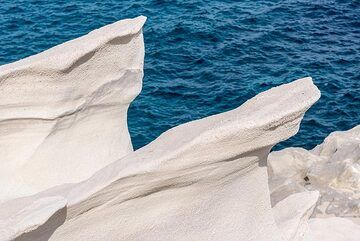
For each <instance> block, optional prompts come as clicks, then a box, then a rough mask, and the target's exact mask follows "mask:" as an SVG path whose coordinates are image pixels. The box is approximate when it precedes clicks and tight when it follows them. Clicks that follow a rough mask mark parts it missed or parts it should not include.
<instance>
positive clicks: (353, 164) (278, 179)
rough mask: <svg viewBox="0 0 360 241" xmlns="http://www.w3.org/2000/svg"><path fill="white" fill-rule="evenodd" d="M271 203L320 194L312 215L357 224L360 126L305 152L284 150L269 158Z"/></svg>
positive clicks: (334, 136)
mask: <svg viewBox="0 0 360 241" xmlns="http://www.w3.org/2000/svg"><path fill="white" fill-rule="evenodd" d="M268 168H269V176H270V179H269V186H270V191H271V198H272V203H273V204H275V203H277V202H278V201H279V200H281V199H283V198H285V197H287V196H288V195H289V194H291V193H296V192H303V191H306V190H318V191H320V194H321V195H320V200H319V202H318V205H317V207H316V209H315V212H314V214H313V216H315V217H327V216H337V217H345V218H351V219H354V220H356V219H357V220H358V221H357V222H359V223H360V126H357V127H354V128H353V129H351V130H348V131H337V132H333V133H332V134H330V135H329V136H328V137H327V138H326V139H325V141H324V142H323V143H322V144H321V145H318V146H317V147H315V148H314V149H313V150H310V151H307V150H305V149H302V148H286V149H284V150H281V151H278V152H272V153H271V154H270V155H269V158H268Z"/></svg>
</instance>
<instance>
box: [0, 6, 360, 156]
mask: <svg viewBox="0 0 360 241" xmlns="http://www.w3.org/2000/svg"><path fill="white" fill-rule="evenodd" d="M138 15H145V16H147V17H148V21H147V23H146V26H145V28H144V37H145V44H146V57H145V78H144V84H143V90H142V92H141V94H140V96H139V97H138V98H137V99H136V100H135V101H134V102H133V104H132V105H131V107H130V110H129V128H130V132H131V136H132V139H133V144H134V147H135V148H136V149H137V148H139V147H141V146H144V145H145V144H147V143H149V142H150V141H152V140H154V139H155V138H156V137H157V136H159V134H161V133H162V132H164V131H165V130H168V129H169V128H171V127H173V126H176V125H179V124H181V123H184V122H188V121H191V120H194V119H199V118H202V117H206V116H209V115H212V114H216V113H220V112H224V111H227V110H231V109H233V108H236V107H238V106H239V105H241V104H242V103H243V102H244V101H246V100H247V99H249V98H251V97H252V96H254V95H255V94H256V93H258V92H260V91H264V90H267V89H269V88H271V87H273V86H276V85H280V84H283V83H287V82H290V81H292V80H295V79H298V78H301V77H305V76H312V77H313V79H314V82H315V83H316V85H317V86H318V87H319V88H320V90H321V92H322V97H321V99H320V101H319V102H317V103H316V104H315V105H314V106H313V107H312V108H311V109H310V110H309V111H308V112H307V114H306V115H305V118H304V120H303V122H302V125H301V129H300V131H299V133H298V134H297V135H296V136H295V137H293V138H291V139H289V140H288V141H285V142H283V143H280V144H279V145H278V146H277V147H276V148H282V147H286V146H302V147H306V148H312V147H314V146H315V145H316V144H318V143H320V142H321V141H322V140H323V138H325V137H326V136H327V135H328V134H329V133H330V132H333V131H336V130H346V129H349V128H352V127H353V126H355V125H357V124H360V2H359V1H358V0H300V1H249V0H244V1H228V0H227V1H217V0H212V1H210V0H198V1H190V0H181V1H180V0H144V1H134V0H123V1H117V0H102V1H87V0H86V1H85V0H74V1H67V0H52V1H47V0H22V1H20V0H2V1H1V4H0V40H1V41H0V43H1V45H0V64H5V63H9V62H13V61H16V60H18V59H21V58H24V57H27V56H30V55H33V54H36V53H38V52H41V51H43V50H46V49H48V48H50V47H52V46H55V45H57V44H60V43H62V42H64V41H67V40H70V39H73V38H76V37H79V36H81V35H83V34H86V33H87V32H89V31H91V30H93V29H96V28H99V27H101V26H103V25H106V24H109V23H112V22H115V21H117V20H119V19H124V18H130V17H136V16H138Z"/></svg>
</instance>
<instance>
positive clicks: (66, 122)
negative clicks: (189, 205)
mask: <svg viewBox="0 0 360 241" xmlns="http://www.w3.org/2000/svg"><path fill="white" fill-rule="evenodd" d="M144 22H145V17H138V18H135V19H127V20H123V21H119V22H116V23H114V24H110V25H108V26H105V27H103V28H100V29H97V30H95V31H92V32H90V33H89V34H87V35H85V36H83V37H80V38H78V39H75V40H72V41H69V42H66V43H64V44H61V45H59V46H56V47H54V48H51V49H49V50H47V51H45V52H42V53H40V54H37V55H35V56H31V57H28V58H26V59H23V60H20V61H18V62H15V63H11V64H8V65H4V66H1V67H0V152H1V153H0V187H1V188H0V202H2V201H4V200H9V199H11V198H15V197H21V196H25V195H31V194H35V193H37V192H40V191H43V190H45V189H48V188H50V187H52V186H56V185H59V184H63V183H73V182H79V181H82V180H85V179H87V178H89V177H90V176H91V175H92V174H93V173H94V172H95V171H97V170H99V169H101V168H102V167H104V166H106V165H108V164H110V163H111V162H113V161H115V160H117V159H119V158H121V157H123V156H125V155H127V154H129V153H130V152H132V150H133V149H132V144H131V141H130V136H129V132H128V129H127V109H128V106H129V104H130V102H131V101H132V100H133V99H134V98H135V97H136V96H137V95H138V94H139V92H140V90H141V83H142V76H143V60H144V42H143V36H142V31H141V29H142V26H143V24H144Z"/></svg>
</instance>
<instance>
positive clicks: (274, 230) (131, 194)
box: [0, 78, 320, 241]
mask: <svg viewBox="0 0 360 241" xmlns="http://www.w3.org/2000/svg"><path fill="white" fill-rule="evenodd" d="M319 97H320V92H319V90H318V89H317V88H316V86H314V85H313V83H312V81H311V78H305V79H301V80H297V81H294V82H293V83H290V84H286V85H282V86H280V87H276V88H273V89H271V90H269V91H266V92H264V93H261V94H259V95H257V96H255V97H254V98H252V99H251V100H249V101H247V102H246V103H244V104H243V105H242V106H240V107H239V108H237V109H235V110H232V111H229V112H226V113H222V114H219V115H215V116H211V117H208V118H204V119H201V120H197V121H192V122H189V123H186V124H183V125H180V126H178V127H175V128H173V129H171V130H169V131H167V132H165V133H164V134H162V135H161V136H160V137H159V138H157V139H156V140H155V141H154V142H152V143H150V144H149V145H147V146H145V147H144V148H142V149H139V150H137V151H136V152H133V153H131V154H129V155H127V156H126V157H124V158H122V159H120V160H118V161H116V162H114V163H112V164H110V165H108V166H107V167H105V168H103V169H101V170H99V171H98V172H96V174H94V175H93V176H92V177H91V178H89V179H88V180H86V181H83V182H81V183H79V184H72V185H65V186H62V187H57V188H54V189H50V190H47V191H45V192H43V193H39V194H37V195H35V196H32V197H28V198H21V199H17V200H11V202H8V203H4V204H3V206H7V207H11V208H9V210H12V211H11V213H9V211H7V212H6V214H7V215H5V213H4V212H2V213H0V217H5V216H17V215H21V214H22V213H21V210H23V209H24V208H26V207H29V206H30V205H31V204H32V203H33V202H35V201H36V200H39V199H40V200H41V199H43V198H46V197H49V196H62V197H64V198H65V199H66V200H67V201H68V203H67V207H66V212H65V213H64V215H65V216H61V217H58V218H57V219H58V222H57V225H58V226H59V227H56V225H53V223H54V222H52V223H51V225H50V224H47V223H45V224H43V225H42V226H43V227H47V226H48V228H38V229H37V230H33V231H32V232H28V233H27V234H23V235H25V237H27V239H28V240H47V239H48V238H49V237H50V240H104V239H107V240H194V239H195V240H264V241H265V240H266V241H269V240H279V241H280V240H287V239H285V237H286V235H285V234H284V233H283V232H282V231H281V229H279V227H278V224H277V222H276V220H275V218H274V215H273V210H272V208H271V203H270V194H269V191H268V185H267V182H268V176H267V170H266V169H267V167H266V159H267V155H268V152H269V151H270V149H271V147H272V146H273V145H275V144H276V143H278V142H279V141H282V140H285V139H287V138H289V137H290V136H292V135H294V134H295V133H296V132H297V131H298V129H299V124H300V121H301V119H302V117H303V115H304V113H305V111H306V110H307V109H308V108H310V106H311V105H312V104H313V103H314V102H315V101H316V100H317V99H318V98H319ZM44 210H49V208H48V207H46V206H45V207H44ZM45 214H46V212H45V211H44V215H45ZM50 219H52V218H51V215H49V220H50ZM5 220H6V218H5ZM302 220H303V219H301V218H300V219H296V220H295V221H294V220H292V223H294V222H295V224H296V222H300V221H302ZM55 223H56V222H55ZM295 226H296V225H295ZM56 228H57V229H56ZM39 230H40V231H39ZM41 230H46V231H41ZM52 232H54V233H53V234H52ZM297 232H298V231H297V229H294V230H293V231H292V234H291V236H294V237H297V236H299V235H298V234H297ZM18 234H19V232H18ZM18 237H19V236H18ZM294 240H295V239H294ZM297 240H300V239H297Z"/></svg>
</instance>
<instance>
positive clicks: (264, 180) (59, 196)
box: [0, 17, 359, 241]
mask: <svg viewBox="0 0 360 241" xmlns="http://www.w3.org/2000/svg"><path fill="white" fill-rule="evenodd" d="M144 21H145V18H144V17H138V18H135V19H131V20H124V21H119V22H117V23H114V24H112V25H109V26H106V27H104V28H101V29H99V30H95V31H93V32H91V33H90V34H88V35H86V36H84V37H81V38H79V39H76V40H73V41H70V42H67V43H65V44H63V45H60V46H57V47H55V48H53V49H50V50H48V51H45V52H44V53H41V54H39V55H36V56H32V57H29V58H27V59H24V60H21V61H18V62H16V63H14V64H10V65H6V66H2V67H0V93H2V94H4V95H0V101H3V100H4V101H3V102H0V103H1V104H0V116H1V117H0V118H1V119H0V148H1V149H0V151H1V152H2V153H4V155H3V157H0V168H2V167H4V168H5V169H0V185H2V187H3V189H2V190H1V191H0V240H4V241H7V240H16V241H21V240H26V241H31V240H34V241H35V240H36V241H45V240H93V241H96V240H126V241H128V240H129V241H132V240H133V241H135V240H146V241H151V240H154V241H155V240H156V241H158V240H174V241H176V240H179V241H180V240H181V241H183V240H185V241H186V240H189V241H190V240H207V241H215V240H216V241H217V240H227V241H231V240H234V241H235V240H236V241H238V240H244V241H250V240H256V241H317V240H323V241H333V240H334V241H335V240H336V241H345V240H346V241H349V240H357V239H356V237H357V236H358V235H359V234H358V233H359V226H358V225H356V224H354V223H352V222H351V221H349V220H344V219H341V218H330V219H318V218H316V219H310V221H308V220H309V218H310V216H311V215H314V214H313V210H314V209H316V208H317V209H319V207H320V206H316V203H317V201H318V197H319V192H318V191H310V192H309V191H307V189H308V188H303V185H302V184H299V180H304V177H303V175H304V170H306V175H307V176H306V177H310V181H314V180H316V183H317V184H318V186H316V187H324V186H325V187H326V188H327V186H326V185H325V184H326V183H328V181H329V180H331V182H330V183H331V187H332V188H334V187H335V189H336V192H337V194H338V193H340V195H339V196H341V195H342V193H341V192H343V191H344V190H350V194H351V195H350V196H351V198H353V197H356V195H357V191H358V190H359V187H358V176H357V174H358V172H357V163H358V148H359V143H358V142H357V141H358V140H359V139H358V137H359V130H355V131H354V130H352V131H351V133H352V134H351V135H350V136H351V138H350V139H351V141H350V144H349V141H348V140H347V139H349V136H348V135H347V134H346V135H344V137H343V138H339V137H336V138H334V140H333V139H331V138H332V137H331V136H330V137H329V138H328V139H327V140H326V141H325V143H327V144H323V145H322V146H319V147H317V148H315V149H314V150H312V151H311V152H312V153H311V155H313V156H315V157H317V156H320V159H316V158H315V159H314V160H307V161H303V160H300V159H299V158H297V156H296V158H295V157H293V155H291V154H290V155H285V157H286V158H283V156H282V155H277V153H274V154H271V155H270V158H269V162H270V163H271V164H270V167H269V171H270V173H271V178H270V185H271V191H272V201H273V204H275V203H276V205H275V206H274V207H273V208H272V205H271V201H270V192H269V188H268V178H269V177H268V175H267V166H266V165H267V163H266V162H267V157H268V153H269V150H270V149H271V147H272V146H273V145H275V144H276V143H278V142H280V141H282V140H285V139H287V138H289V137H291V136H292V135H294V134H296V132H297V131H298V129H299V124H300V121H301V119H302V117H303V115H304V113H305V112H306V110H307V109H308V108H310V106H311V105H312V104H313V103H314V102H316V101H317V99H318V98H319V97H320V92H319V90H318V89H317V88H316V86H315V85H314V84H313V83H312V80H311V78H304V79H300V80H297V81H294V82H292V83H289V84H286V85H282V86H279V87H276V88H272V89H270V90H268V91H266V92H263V93H261V94H259V95H257V96H255V97H254V98H252V99H250V100H249V101H247V102H246V103H244V104H243V105H242V106H240V107H239V108H237V109H235V110H232V111H229V112H226V113H222V114H219V115H215V116H211V117H207V118H204V119H201V120H197V121H192V122H189V123H186V124H183V125H180V126H177V127H175V128H173V129H171V130H169V131H167V132H165V133H163V134H162V135H161V136H160V137H158V138H157V139H156V140H155V141H153V142H152V143H150V144H149V145H147V146H145V147H143V148H142V149H140V150H137V151H136V152H131V150H132V148H131V142H130V139H129V134H128V130H127V126H126V111H127V108H128V105H129V103H130V102H131V101H132V100H133V99H134V98H135V96H136V95H137V94H138V93H139V91H140V89H141V78H142V67H143V57H144V46H143V40H142V32H141V28H142V25H143V24H144ZM29 83H31V85H30V84H29ZM14 89H16V91H14ZM2 91H3V92H2ZM34 93H36V94H38V95H39V96H38V98H33V96H32V95H34ZM44 103H45V104H44ZM114 132H115V133H114ZM92 133H95V134H94V135H92ZM336 135H340V136H341V134H334V136H336ZM329 143H330V144H329ZM16 145H19V146H20V147H21V148H18V149H14V147H16ZM15 150H16V151H17V152H18V153H16V152H15ZM19 150H20V151H19ZM298 150H299V153H300V156H301V157H302V155H304V156H308V155H309V154H308V153H307V151H305V150H300V149H298ZM285 153H286V152H285ZM290 153H291V151H290ZM337 153H338V154H337ZM339 153H341V155H340V154H339ZM349 153H351V154H349ZM336 155H340V156H341V157H343V155H346V161H345V162H344V161H342V160H343V159H341V158H340V157H336V158H334V157H333V156H336ZM4 156H5V157H4ZM289 156H290V157H292V158H293V159H292V161H290V162H285V163H283V161H286V160H287V159H288V158H289ZM313 156H310V159H311V158H313ZM273 157H276V158H273ZM326 158H327V159H326ZM339 158H340V159H339ZM356 158H357V159H356ZM318 160H320V161H319V162H317V161H318ZM324 160H325V161H324ZM329 160H330V161H329ZM314 162H316V165H314ZM89 163H91V165H88V164H89ZM294 163H295V164H294ZM299 163H300V164H299ZM329 163H335V165H330V167H333V166H334V168H333V169H331V168H330V169H331V170H333V171H332V172H330V173H329V172H328V168H327V165H329ZM343 163H345V165H343ZM337 165H341V166H342V167H343V168H341V169H340V170H341V171H340V172H338V171H337V170H338V168H337ZM304 166H305V167H304ZM314 166H315V167H316V168H313V167H314ZM84 167H85V169H84V170H83V168H84ZM324 167H325V168H324ZM286 168H287V169H288V171H286ZM309 168H310V169H311V168H312V169H311V170H312V172H309V171H308V169H309ZM43 170H46V171H47V173H45V175H44V174H43V173H41V171H43ZM54 170H56V171H59V173H57V172H54ZM13 173H16V174H17V176H15V178H14V179H11V178H12V177H11V178H10V175H9V174H13ZM54 173H56V175H55V176H54ZM310 173H315V174H316V175H315V174H314V175H313V176H314V177H312V176H311V175H310ZM325 174H326V175H325ZM1 175H3V176H1ZM276 175H279V176H276ZM34 176H36V178H34ZM53 176H54V177H53ZM274 176H275V178H274ZM323 176H324V177H325V178H319V177H323ZM288 180H290V182H289V181H288ZM42 182H43V183H42ZM71 182H73V183H71ZM289 183H290V184H289ZM313 183H315V182H313ZM307 185H308V184H307ZM311 185H313V184H311ZM313 186H314V187H315V185H313ZM274 188H275V189H274ZM313 189H314V188H313ZM313 189H310V190H313ZM317 189H319V190H320V194H321V195H322V198H323V197H326V194H325V195H324V193H323V192H324V189H321V188H317ZM340 189H341V191H339V190H340ZM274 190H275V192H274ZM279 190H280V191H279ZM10 191H11V192H10ZM300 191H301V192H300ZM303 191H305V192H303ZM291 193H295V194H291ZM30 194H31V195H30ZM290 194H291V195H290ZM28 195H30V196H28ZM331 195H333V194H332V193H331ZM347 197H348V196H347ZM321 201H322V200H321ZM340 211H343V210H342V209H341V210H340ZM347 213H349V212H347ZM317 214H318V211H317V212H316V213H315V215H317ZM334 214H335V215H337V214H338V212H335V213H334ZM318 216H319V215H318ZM339 226H340V228H339ZM329 228H330V229H331V232H329V230H328V229H329ZM328 234H330V235H328ZM354 234H355V235H356V236H355V239H354ZM334 238H335V239H334Z"/></svg>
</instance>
